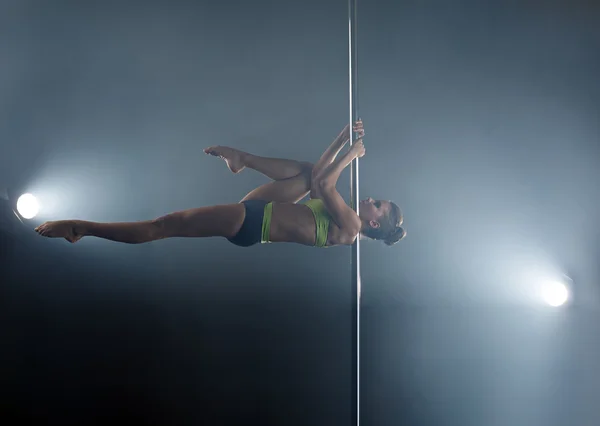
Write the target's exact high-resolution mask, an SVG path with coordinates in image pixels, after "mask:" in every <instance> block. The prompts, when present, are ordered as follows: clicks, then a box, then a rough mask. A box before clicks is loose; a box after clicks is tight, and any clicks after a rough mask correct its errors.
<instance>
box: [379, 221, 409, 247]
mask: <svg viewBox="0 0 600 426" xmlns="http://www.w3.org/2000/svg"><path fill="white" fill-rule="evenodd" d="M405 236H406V230H405V229H404V228H403V227H401V226H397V227H396V230H395V231H394V232H392V233H391V234H390V235H389V236H388V237H387V238H386V239H385V240H384V243H385V244H386V245H388V246H393V245H394V244H396V243H397V242H398V241H400V240H401V239H403V238H404V237H405Z"/></svg>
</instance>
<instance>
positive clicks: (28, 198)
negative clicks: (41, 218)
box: [17, 194, 40, 219]
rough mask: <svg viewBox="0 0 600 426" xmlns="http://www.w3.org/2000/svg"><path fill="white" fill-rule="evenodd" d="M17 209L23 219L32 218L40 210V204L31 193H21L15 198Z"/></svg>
mask: <svg viewBox="0 0 600 426" xmlns="http://www.w3.org/2000/svg"><path fill="white" fill-rule="evenodd" d="M17 211H18V212H19V214H20V215H21V216H22V217H23V218H24V219H33V218H34V217H36V216H37V214H38V213H39V211H40V205H39V203H38V201H37V199H36V198H35V197H34V196H33V195H32V194H23V195H21V196H20V197H19V199H18V200H17Z"/></svg>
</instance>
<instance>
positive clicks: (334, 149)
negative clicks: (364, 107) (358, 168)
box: [312, 120, 365, 179]
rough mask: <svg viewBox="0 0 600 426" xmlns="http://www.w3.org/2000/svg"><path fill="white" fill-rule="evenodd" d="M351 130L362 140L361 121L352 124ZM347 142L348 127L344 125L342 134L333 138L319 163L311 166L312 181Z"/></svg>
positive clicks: (348, 135)
mask: <svg viewBox="0 0 600 426" xmlns="http://www.w3.org/2000/svg"><path fill="white" fill-rule="evenodd" d="M352 130H353V131H354V132H357V133H358V135H359V136H358V137H359V138H362V137H363V135H364V133H365V132H364V129H363V124H362V121H361V120H358V121H357V122H356V123H355V124H354V128H353V129H352ZM349 140H350V126H349V125H346V127H344V130H342V132H341V133H340V134H339V135H338V136H337V138H335V140H334V141H333V142H332V144H331V145H329V147H328V148H327V149H326V150H325V152H324V153H323V155H321V158H320V159H319V161H317V163H316V164H315V165H314V166H313V169H312V177H313V179H315V178H318V176H319V175H320V174H321V173H322V172H323V170H325V168H326V167H327V166H328V165H330V164H331V163H332V162H333V161H334V160H335V159H336V157H337V155H338V154H339V153H340V151H341V150H342V148H343V147H344V145H346V143H348V141H349Z"/></svg>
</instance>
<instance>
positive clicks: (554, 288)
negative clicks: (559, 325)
mask: <svg viewBox="0 0 600 426" xmlns="http://www.w3.org/2000/svg"><path fill="white" fill-rule="evenodd" d="M542 297H543V298H544V301H545V302H546V303H547V304H548V305H550V306H553V307H558V306H562V305H564V304H565V303H566V301H567V300H568V299H569V289H568V288H567V286H566V285H565V284H564V283H562V282H560V281H550V282H548V283H546V284H544V285H543V287H542Z"/></svg>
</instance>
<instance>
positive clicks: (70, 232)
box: [35, 220, 83, 243]
mask: <svg viewBox="0 0 600 426" xmlns="http://www.w3.org/2000/svg"><path fill="white" fill-rule="evenodd" d="M35 232H37V233H38V234H40V235H41V236H43V237H48V238H64V239H65V240H67V241H68V242H70V243H76V242H77V241H79V240H80V239H81V238H82V237H83V232H82V230H81V226H80V224H79V221H76V220H58V221H55V222H46V223H43V224H42V225H40V226H38V227H37V228H35Z"/></svg>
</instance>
